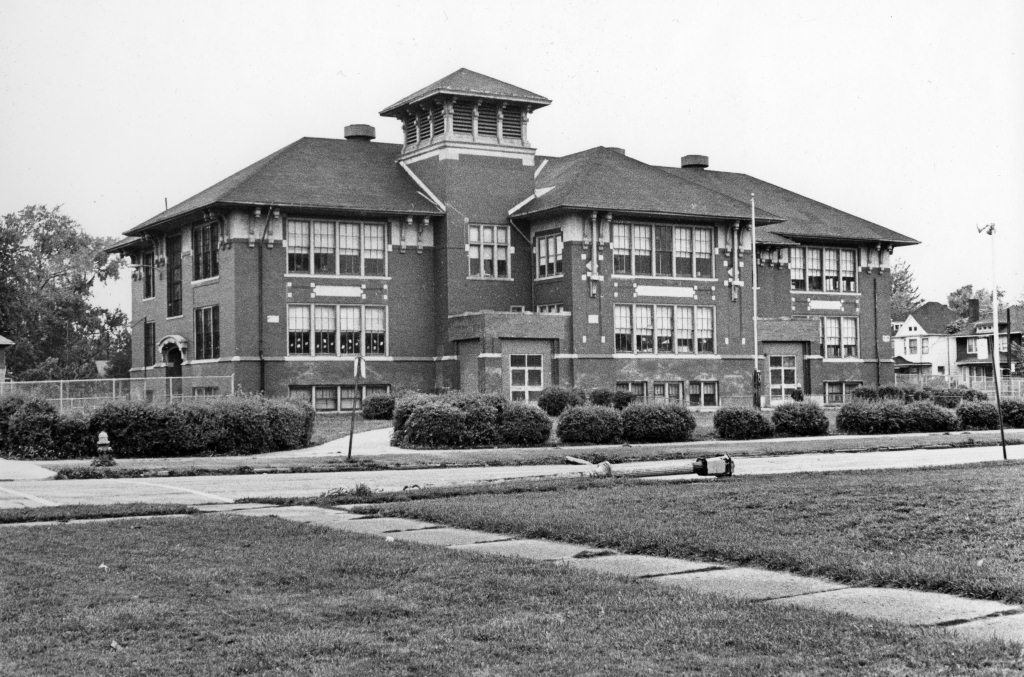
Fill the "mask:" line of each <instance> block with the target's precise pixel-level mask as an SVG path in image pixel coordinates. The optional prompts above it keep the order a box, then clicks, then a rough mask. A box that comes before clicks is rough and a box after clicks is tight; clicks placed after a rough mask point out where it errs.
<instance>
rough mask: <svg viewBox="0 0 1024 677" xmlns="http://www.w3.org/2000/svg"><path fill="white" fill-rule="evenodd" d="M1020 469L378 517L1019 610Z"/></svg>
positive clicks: (432, 505)
mask: <svg viewBox="0 0 1024 677" xmlns="http://www.w3.org/2000/svg"><path fill="white" fill-rule="evenodd" d="M1022 484H1024V462H1011V463H998V464H986V465H974V466H962V467H949V468H934V469H921V470H902V471H899V470H897V471H894V470H880V471H860V472H847V473H808V474H801V475H777V476H764V477H736V478H732V479H730V480H727V481H718V482H714V483H708V484H689V485H685V486H679V485H668V486H663V485H641V486H636V485H616V486H610V487H602V488H592V489H589V490H587V491H549V492H543V493H529V494H516V495H513V494H504V495H503V494H497V493H495V494H487V495H474V496H465V497H459V498H446V499H437V500H427V501H415V502H408V503H398V504H392V505H388V506H385V507H384V508H383V512H384V513H385V514H389V515H404V516H409V517H418V518H422V519H427V520H431V521H435V522H440V523H444V524H452V525H457V526H462V527H467V528H472V529H481V530H486V531H496V532H505V533H514V534H520V535H523V536H528V537H537V538H554V539H558V540H563V541H571V542H577V543H588V544H593V545H595V546H598V547H603V548H615V549H618V550H623V551H626V552H633V553H646V554H652V555H662V556H673V557H684V558H685V557H693V558H698V559H707V560H715V561H724V562H733V563H739V564H750V565H754V566H761V567H767V568H772V569H786V570H791V571H796V572H799V573H803V574H810V575H818V576H827V577H830V578H833V579H836V580H840V581H847V582H850V583H854V584H862V585H881V586H895V587H908V588H918V589H922V590H934V591H939V592H948V593H953V594H958V595H965V596H970V597H978V598H991V599H1000V600H1004V601H1008V602H1015V603H1021V602H1024V520H1022V519H1021V515H1024V492H1021V486H1022Z"/></svg>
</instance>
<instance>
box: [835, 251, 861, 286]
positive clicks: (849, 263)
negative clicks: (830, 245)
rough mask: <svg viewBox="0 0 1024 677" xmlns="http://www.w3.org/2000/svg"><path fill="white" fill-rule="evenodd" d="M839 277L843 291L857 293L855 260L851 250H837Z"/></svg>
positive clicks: (854, 254)
mask: <svg viewBox="0 0 1024 677" xmlns="http://www.w3.org/2000/svg"><path fill="white" fill-rule="evenodd" d="M839 276H840V278H841V282H842V290H843V291H848V292H854V291H857V259H856V252H855V251H853V250H852V249H840V250H839Z"/></svg>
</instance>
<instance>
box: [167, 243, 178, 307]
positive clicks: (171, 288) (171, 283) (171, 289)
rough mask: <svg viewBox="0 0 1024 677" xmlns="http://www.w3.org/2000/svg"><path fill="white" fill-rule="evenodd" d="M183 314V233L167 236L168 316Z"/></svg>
mask: <svg viewBox="0 0 1024 677" xmlns="http://www.w3.org/2000/svg"><path fill="white" fill-rule="evenodd" d="M179 315H181V235H171V236H170V237H168V238H167V317H178V316H179Z"/></svg>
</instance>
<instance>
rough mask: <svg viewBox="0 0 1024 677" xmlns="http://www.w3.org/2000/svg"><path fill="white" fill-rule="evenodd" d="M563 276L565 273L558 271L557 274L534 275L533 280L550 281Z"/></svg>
mask: <svg viewBox="0 0 1024 677" xmlns="http://www.w3.org/2000/svg"><path fill="white" fill-rule="evenodd" d="M564 278H565V273H559V274H558V275H547V276H545V277H535V278H533V281H534V282H550V281H551V280H561V279H564Z"/></svg>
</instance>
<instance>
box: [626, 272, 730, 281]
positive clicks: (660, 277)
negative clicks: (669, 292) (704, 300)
mask: <svg viewBox="0 0 1024 677" xmlns="http://www.w3.org/2000/svg"><path fill="white" fill-rule="evenodd" d="M612 279H615V280H655V281H657V280H661V281H662V282H717V281H718V278H717V277H715V276H714V275H712V276H710V277H669V276H667V275H629V274H627V273H612Z"/></svg>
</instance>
